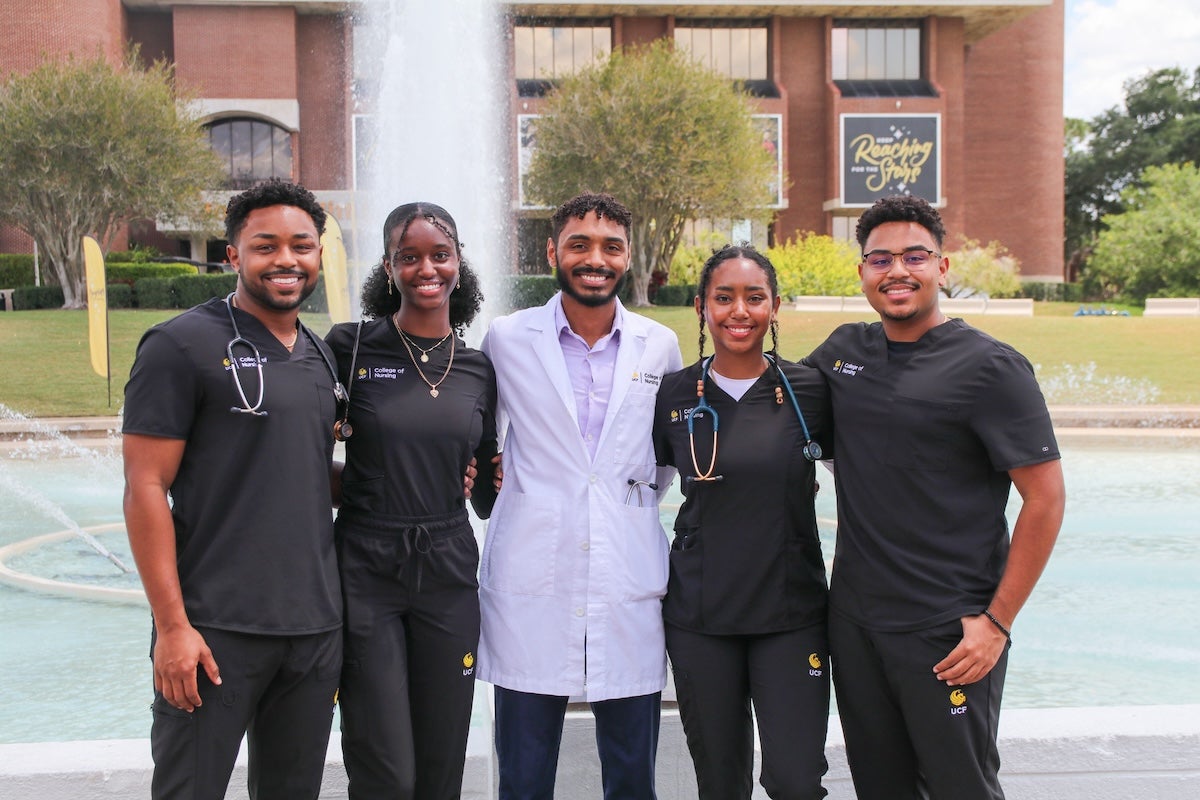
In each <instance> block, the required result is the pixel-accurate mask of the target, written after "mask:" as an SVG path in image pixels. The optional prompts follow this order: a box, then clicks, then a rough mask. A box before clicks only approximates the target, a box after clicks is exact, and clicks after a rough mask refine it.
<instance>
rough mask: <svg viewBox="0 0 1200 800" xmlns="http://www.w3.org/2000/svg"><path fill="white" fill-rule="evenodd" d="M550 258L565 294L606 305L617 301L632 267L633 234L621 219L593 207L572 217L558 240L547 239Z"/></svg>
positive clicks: (582, 302) (579, 300) (579, 299)
mask: <svg viewBox="0 0 1200 800" xmlns="http://www.w3.org/2000/svg"><path fill="white" fill-rule="evenodd" d="M546 258H547V259H548V260H549V261H550V266H552V267H554V274H555V275H556V276H557V277H558V285H559V286H560V287H562V290H563V295H564V296H565V297H567V298H570V299H571V300H574V301H576V302H578V303H580V304H581V305H584V306H589V307H593V308H594V307H598V306H604V305H608V304H609V303H611V302H613V299H614V298H615V297H616V296H617V292H618V291H620V288H621V278H622V277H623V276H624V275H625V272H626V270H628V269H629V238H628V237H627V236H626V235H625V228H624V226H622V225H621V224H620V223H618V222H614V221H613V220H611V219H609V218H608V217H599V216H597V215H596V212H595V211H589V212H588V213H587V214H585V215H584V217H583V219H576V218H574V217H572V218H570V219H568V220H567V223H566V225H565V226H563V229H562V232H561V233H560V234H559V235H558V241H557V242H555V241H554V240H553V239H550V240H548V241H547V242H546Z"/></svg>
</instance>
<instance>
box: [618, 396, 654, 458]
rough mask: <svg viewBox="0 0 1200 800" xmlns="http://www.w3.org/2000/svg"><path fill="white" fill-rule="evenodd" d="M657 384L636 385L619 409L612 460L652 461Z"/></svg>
mask: <svg viewBox="0 0 1200 800" xmlns="http://www.w3.org/2000/svg"><path fill="white" fill-rule="evenodd" d="M656 396H657V394H656V388H655V389H654V390H647V387H644V386H642V385H640V384H638V385H635V386H634V387H633V388H631V389H630V390H629V394H627V395H625V399H624V401H623V402H622V403H621V410H620V412H619V413H618V414H617V415H616V416H614V417H613V420H612V425H613V432H612V436H613V442H612V443H613V462H614V463H616V464H638V465H643V464H653V463H654V442H653V440H652V438H651V436H650V430H651V428H653V426H654V401H655V398H656Z"/></svg>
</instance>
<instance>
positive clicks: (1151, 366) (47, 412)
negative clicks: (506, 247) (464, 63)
mask: <svg viewBox="0 0 1200 800" xmlns="http://www.w3.org/2000/svg"><path fill="white" fill-rule="evenodd" d="M1077 308H1078V305H1077V304H1071V303H1039V304H1037V307H1036V310H1035V316H1034V317H1032V318H1030V317H1000V316H997V317H989V316H967V317H966V319H967V320H968V321H969V322H970V323H971V324H972V325H975V326H977V327H979V328H981V329H982V330H985V331H987V332H988V333H990V334H992V335H993V336H996V337H997V338H999V339H1002V340H1004V341H1006V342H1009V343H1010V344H1012V345H1013V346H1015V347H1016V348H1017V349H1018V350H1020V351H1021V352H1023V353H1024V354H1025V355H1026V356H1027V357H1028V358H1029V360H1030V361H1032V362H1033V363H1034V365H1035V366H1036V367H1037V368H1038V377H1039V380H1041V382H1042V384H1043V388H1044V389H1045V391H1046V394H1047V398H1048V399H1049V400H1050V402H1051V403H1124V404H1136V403H1193V404H1196V403H1200V367H1198V366H1197V365H1200V318H1194V317H1180V318H1170V317H1152V318H1150V319H1145V318H1143V317H1139V316H1132V317H1107V316H1106V317H1100V316H1095V317H1074V316H1071V314H1073V313H1074V311H1075V309H1077ZM175 313H178V312H173V311H113V312H112V313H111V314H110V322H109V328H110V336H111V362H112V375H113V378H112V396H113V402H112V406H109V405H108V389H107V382H106V381H105V379H104V378H102V377H99V376H97V375H96V374H95V373H93V372H92V370H91V367H90V365H89V362H88V347H87V314H86V312H83V311H59V310H55V311H16V312H5V313H0V404H3V405H4V406H7V407H8V408H10V409H13V410H14V411H17V412H20V413H22V414H25V415H27V416H37V417H55V416H95V415H106V414H115V413H117V411H118V409H119V408H120V407H121V404H122V402H123V390H124V386H125V379H126V377H128V375H129V367H130V365H131V364H132V362H133V353H134V350H135V348H136V347H137V343H138V339H139V338H140V337H141V335H142V332H143V331H145V330H146V329H147V328H148V327H150V326H151V325H153V324H155V323H157V322H161V321H162V320H164V319H168V318H170V317H171V316H173V315H174V314H175ZM646 314H647V316H650V317H652V318H654V319H657V320H658V321H660V322H662V323H663V324H665V325H668V326H670V327H671V328H673V329H674V330H675V331H676V332H677V333H678V334H679V340H680V344H681V346H682V348H683V357H684V361H685V362H686V361H690V360H693V359H695V357H696V334H697V325H696V315H695V313H694V312H693V311H692V310H691V309H690V308H652V309H649V310H647V311H646ZM304 319H305V322H306V324H308V325H309V326H310V327H312V328H313V330H314V331H316V332H317V333H319V334H324V332H325V331H326V330H328V328H329V320H328V318H326V317H321V316H317V315H305V317H304ZM871 319H873V316H872V315H869V314H861V315H857V314H828V313H804V312H796V311H786V310H785V311H784V312H782V313H781V315H780V343H779V349H780V352H781V353H782V354H783V356H784V357H785V358H790V359H796V358H800V357H801V356H803V355H806V354H807V353H808V352H809V351H811V350H812V349H813V347H815V346H816V345H817V344H819V343H820V342H821V341H822V340H823V339H824V338H825V336H826V335H827V334H828V333H829V332H830V331H831V330H832V329H833V328H834V327H835V326H837V325H839V324H841V323H843V322H851V321H856V320H871ZM472 344H478V343H477V342H472Z"/></svg>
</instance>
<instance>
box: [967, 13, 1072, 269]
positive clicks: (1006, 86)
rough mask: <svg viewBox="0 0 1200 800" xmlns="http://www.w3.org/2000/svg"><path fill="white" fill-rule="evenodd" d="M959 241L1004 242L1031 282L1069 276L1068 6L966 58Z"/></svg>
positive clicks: (1006, 32) (1031, 19) (1029, 20)
mask: <svg viewBox="0 0 1200 800" xmlns="http://www.w3.org/2000/svg"><path fill="white" fill-rule="evenodd" d="M966 65H967V80H966V82H965V88H964V96H965V99H964V107H965V109H966V125H965V147H966V153H967V155H966V158H965V159H964V164H963V172H964V174H965V179H966V183H967V189H968V191H970V192H971V197H972V199H973V202H972V203H971V204H970V205H969V207H968V212H967V218H966V221H965V225H964V226H963V231H964V232H965V233H967V234H968V235H969V236H971V237H973V238H976V239H979V240H980V241H982V242H988V241H991V240H993V239H995V240H998V241H1000V242H1001V243H1002V244H1003V245H1004V246H1005V247H1007V248H1008V249H1009V250H1011V251H1012V252H1013V254H1015V255H1016V256H1017V258H1019V259H1020V261H1021V273H1022V274H1023V275H1026V276H1039V277H1047V278H1050V279H1054V280H1061V279H1062V274H1063V263H1062V249H1063V182H1064V179H1063V172H1064V164H1063V154H1062V149H1063V98H1062V83H1063V0H1054V4H1053V5H1052V6H1050V7H1049V8H1045V9H1041V10H1039V11H1036V12H1034V13H1032V14H1030V15H1029V16H1027V17H1025V18H1024V19H1022V20H1021V21H1019V22H1017V23H1016V24H1015V25H1012V26H1010V27H1008V28H1005V29H1003V30H1001V31H998V32H996V33H994V34H992V35H991V36H988V37H987V38H985V39H983V40H982V41H980V42H978V43H977V44H975V45H973V46H972V47H971V48H970V51H969V53H968V55H967V59H966Z"/></svg>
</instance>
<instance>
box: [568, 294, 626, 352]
mask: <svg viewBox="0 0 1200 800" xmlns="http://www.w3.org/2000/svg"><path fill="white" fill-rule="evenodd" d="M616 303H617V314H616V316H615V317H613V324H612V330H610V331H609V332H608V333H607V334H606V335H605V336H604V337H601V338H607V337H609V336H611V337H612V338H613V341H620V340H621V331H622V330H623V329H624V328H625V306H623V305H622V304H621V301H620V300H619V299H618V300H617V301H616ZM554 329H555V330H556V331H558V335H559V336H562V335H563V334H564V333H569V334H571V335H573V336H578V334H577V333H575V331H573V330H571V323H570V322H568V321H567V312H565V311H563V307H562V292H561V291H560V292H559V293H558V295H557V302H556V303H555V304H554Z"/></svg>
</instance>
